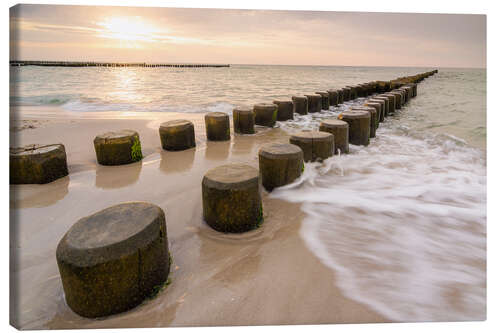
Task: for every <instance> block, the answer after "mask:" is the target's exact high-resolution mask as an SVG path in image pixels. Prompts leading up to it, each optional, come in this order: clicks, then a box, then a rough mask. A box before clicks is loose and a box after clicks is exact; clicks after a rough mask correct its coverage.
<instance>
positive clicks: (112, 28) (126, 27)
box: [98, 17, 160, 42]
mask: <svg viewBox="0 0 500 333" xmlns="http://www.w3.org/2000/svg"><path fill="white" fill-rule="evenodd" d="M98 24H99V25H100V26H101V27H103V28H104V29H103V31H102V34H101V37H104V38H111V39H116V40H120V41H124V42H153V41H154V40H155V35H156V34H158V33H159V32H160V31H159V30H158V29H157V28H156V27H154V26H153V25H151V24H148V23H147V22H145V21H144V20H142V19H141V18H140V17H111V18H108V19H106V20H105V21H103V22H100V23H98Z"/></svg>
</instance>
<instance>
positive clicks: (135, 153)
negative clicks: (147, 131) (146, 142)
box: [131, 138, 142, 162]
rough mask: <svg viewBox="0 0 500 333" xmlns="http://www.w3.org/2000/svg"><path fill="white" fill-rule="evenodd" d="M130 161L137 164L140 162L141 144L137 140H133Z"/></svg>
mask: <svg viewBox="0 0 500 333" xmlns="http://www.w3.org/2000/svg"><path fill="white" fill-rule="evenodd" d="M131 155H132V161H134V162H137V161H140V160H142V149H141V142H140V141H139V139H138V138H134V143H133V144H132V148H131Z"/></svg>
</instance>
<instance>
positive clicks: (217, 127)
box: [205, 112, 231, 141]
mask: <svg viewBox="0 0 500 333" xmlns="http://www.w3.org/2000/svg"><path fill="white" fill-rule="evenodd" d="M205 130H206V132H207V140H209V141H227V140H230V139H231V131H230V129H229V116H228V115H227V114H225V113H224V112H209V113H207V114H206V115H205Z"/></svg>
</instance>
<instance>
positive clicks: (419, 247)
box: [272, 122, 486, 321]
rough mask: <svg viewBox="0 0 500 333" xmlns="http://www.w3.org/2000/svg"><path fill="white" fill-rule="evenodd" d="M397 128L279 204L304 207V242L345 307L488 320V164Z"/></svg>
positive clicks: (411, 317) (404, 316)
mask: <svg viewBox="0 0 500 333" xmlns="http://www.w3.org/2000/svg"><path fill="white" fill-rule="evenodd" d="M396 126H399V125H396V122H392V124H389V126H387V127H385V128H380V129H379V131H378V132H377V139H376V140H373V142H372V143H371V144H370V146H369V147H362V148H360V147H356V146H351V148H352V152H351V154H349V155H344V156H342V157H341V158H340V159H339V158H338V157H334V158H330V159H328V160H327V161H326V162H325V163H324V164H318V163H313V164H308V165H307V166H306V172H305V173H304V175H303V176H302V177H301V179H300V180H299V181H297V182H295V183H294V184H291V185H289V186H287V187H285V188H281V189H277V190H276V191H275V192H273V194H272V196H273V197H275V198H281V199H285V200H288V201H291V202H303V205H302V210H303V211H304V212H305V213H306V218H305V219H304V220H303V222H302V227H301V236H302V238H303V239H304V240H305V242H306V244H307V246H308V247H309V249H310V250H311V251H313V252H314V253H315V254H316V255H317V256H318V258H319V259H320V260H321V261H322V262H323V263H324V264H325V265H326V266H328V267H330V268H331V269H333V270H334V271H335V272H336V273H337V274H336V275H337V278H338V280H337V283H338V285H339V287H340V288H341V289H342V290H343V293H344V295H345V296H346V297H349V298H351V299H354V300H356V301H358V302H361V303H364V304H366V305H368V306H370V307H372V308H373V309H375V310H376V311H378V312H379V313H381V314H382V315H384V316H387V317H388V318H390V319H391V320H395V321H436V320H440V321H446V320H484V319H485V314H486V303H485V302H486V259H485V258H486V167H485V160H484V154H483V153H482V152H481V151H479V150H476V149H473V148H468V147H464V146H463V145H460V144H459V143H457V142H455V141H451V140H450V138H449V137H448V138H447V139H446V138H443V136H428V137H427V139H422V138H418V137H412V136H408V135H404V136H403V135H401V134H400V131H399V130H398V129H397V128H396ZM342 172H343V176H342Z"/></svg>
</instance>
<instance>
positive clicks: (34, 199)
mask: <svg viewBox="0 0 500 333" xmlns="http://www.w3.org/2000/svg"><path fill="white" fill-rule="evenodd" d="M68 185H69V176H66V177H63V178H60V179H58V180H56V181H53V182H51V183H48V184H43V185H38V184H36V185H10V208H11V209H18V208H32V207H46V206H50V205H53V204H55V203H56V202H58V201H59V200H62V199H63V198H64V197H65V196H66V194H68ZM49 193H50V195H48V194H49Z"/></svg>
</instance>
